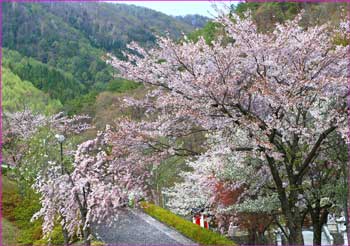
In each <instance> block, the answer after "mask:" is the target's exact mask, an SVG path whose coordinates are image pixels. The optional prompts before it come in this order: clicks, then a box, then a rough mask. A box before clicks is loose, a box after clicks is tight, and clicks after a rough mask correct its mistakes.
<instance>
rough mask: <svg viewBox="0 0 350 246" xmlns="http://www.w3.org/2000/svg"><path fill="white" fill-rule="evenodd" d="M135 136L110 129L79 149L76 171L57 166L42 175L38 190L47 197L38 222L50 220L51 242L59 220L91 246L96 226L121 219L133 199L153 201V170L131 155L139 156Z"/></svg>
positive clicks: (47, 229)
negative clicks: (149, 189)
mask: <svg viewBox="0 0 350 246" xmlns="http://www.w3.org/2000/svg"><path fill="white" fill-rule="evenodd" d="M133 130H136V129H135V128H130V125H129V124H127V123H125V124H124V125H123V124H119V126H118V129H115V130H114V131H112V130H111V129H110V127H109V126H107V128H106V130H105V131H104V132H99V133H98V135H97V137H96V138H95V139H93V140H88V141H86V142H83V143H82V144H80V145H79V146H78V148H77V150H76V152H75V156H74V164H73V169H72V170H71V171H70V170H69V169H68V168H64V169H63V170H62V167H61V166H59V165H57V163H52V165H51V166H52V168H50V169H49V171H48V172H43V173H41V174H40V175H39V177H38V179H37V182H36V184H35V185H34V187H35V189H36V190H38V191H39V192H40V193H41V195H42V198H41V204H42V208H41V210H40V211H39V212H38V213H37V214H35V215H34V216H33V219H36V218H38V217H43V218H44V223H43V231H44V233H45V235H46V236H49V234H50V232H51V231H52V230H53V227H54V224H55V221H57V218H58V221H59V222H60V223H61V225H62V226H63V229H64V230H66V231H67V233H68V237H72V236H73V235H75V234H77V235H79V236H81V237H82V238H83V240H84V242H85V244H86V245H90V241H91V237H92V235H93V225H98V224H100V223H105V222H113V221H114V220H115V219H117V217H116V214H117V213H118V211H119V210H120V209H122V208H125V207H126V206H127V205H128V203H129V198H130V196H132V197H133V199H135V200H136V201H137V200H138V199H140V198H144V197H147V179H148V178H149V173H148V170H147V168H146V167H145V165H144V163H143V162H142V160H140V159H137V158H136V159H135V158H134V157H133V156H132V155H129V154H128V152H129V151H133V150H136V149H129V145H128V141H130V139H131V138H132V137H133V136H132V131H133ZM139 140H140V141H141V139H139ZM141 142H142V141H141ZM133 147H134V148H136V145H133Z"/></svg>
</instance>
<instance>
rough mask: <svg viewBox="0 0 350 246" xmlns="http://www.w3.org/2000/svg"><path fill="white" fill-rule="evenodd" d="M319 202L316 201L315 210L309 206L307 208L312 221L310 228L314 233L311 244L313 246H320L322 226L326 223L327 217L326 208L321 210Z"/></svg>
mask: <svg viewBox="0 0 350 246" xmlns="http://www.w3.org/2000/svg"><path fill="white" fill-rule="evenodd" d="M319 203H320V201H319V200H318V201H317V204H316V208H315V209H312V207H311V206H309V209H312V210H310V214H311V219H312V227H313V233H314V239H313V244H314V245H321V241H322V226H323V225H324V224H325V223H327V217H328V210H327V209H326V208H324V209H321V208H320V204H319Z"/></svg>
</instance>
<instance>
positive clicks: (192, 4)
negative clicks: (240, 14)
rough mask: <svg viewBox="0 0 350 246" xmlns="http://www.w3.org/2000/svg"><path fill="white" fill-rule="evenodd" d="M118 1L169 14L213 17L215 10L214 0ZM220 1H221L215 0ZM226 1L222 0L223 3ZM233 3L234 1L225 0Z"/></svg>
mask: <svg viewBox="0 0 350 246" xmlns="http://www.w3.org/2000/svg"><path fill="white" fill-rule="evenodd" d="M115 2H118V3H125V4H134V5H137V6H142V7H146V8H150V9H154V10H157V11H159V12H163V13H165V14H167V15H174V16H177V15H187V14H199V15H203V16H207V17H213V15H215V10H214V9H213V8H212V4H213V3H214V1H198V0H197V1H115ZM215 2H216V3H219V1H215ZM222 2H224V1H220V3H222ZM225 2H226V3H231V4H232V1H225Z"/></svg>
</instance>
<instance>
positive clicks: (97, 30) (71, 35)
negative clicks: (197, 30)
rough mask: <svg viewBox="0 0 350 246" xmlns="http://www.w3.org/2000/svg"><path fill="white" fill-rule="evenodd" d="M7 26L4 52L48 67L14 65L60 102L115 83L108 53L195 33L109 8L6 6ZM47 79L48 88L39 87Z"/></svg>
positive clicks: (165, 19) (136, 10) (160, 17)
mask: <svg viewBox="0 0 350 246" xmlns="http://www.w3.org/2000/svg"><path fill="white" fill-rule="evenodd" d="M116 13H118V14H116ZM3 24H4V25H3V40H4V41H3V46H4V47H6V48H8V49H11V50H15V51H18V52H19V53H20V54H21V55H24V56H26V57H31V58H34V59H35V60H37V61H39V62H41V63H44V64H47V65H48V67H45V66H43V65H42V64H41V63H38V62H35V61H34V60H28V59H25V60H24V61H22V62H21V64H18V65H17V66H16V67H17V70H19V71H18V72H19V73H20V74H18V75H19V76H20V77H21V78H22V76H26V77H25V79H26V80H30V81H31V82H33V83H34V84H35V85H36V86H37V87H39V88H44V90H45V89H46V91H49V92H50V94H53V96H54V98H60V99H62V101H65V100H66V99H69V98H71V97H72V96H76V95H77V94H79V93H81V91H82V88H81V86H80V85H79V83H80V84H83V85H85V86H86V87H87V88H91V87H93V88H95V89H98V90H101V89H104V88H105V84H106V83H108V82H109V81H110V80H112V78H113V72H112V71H111V69H110V68H109V66H108V65H106V63H105V62H104V60H103V55H104V53H105V51H109V52H113V53H114V54H116V55H117V56H121V50H123V49H125V48H126V43H127V42H130V41H137V42H139V43H140V44H143V45H146V46H149V45H152V44H154V41H155V34H165V32H169V33H170V35H172V36H173V37H174V38H175V37H179V36H180V35H181V33H182V32H185V33H187V32H190V31H192V30H194V27H193V26H191V25H189V24H187V23H186V22H184V21H181V20H176V19H175V18H173V17H169V16H167V15H165V14H162V13H159V12H156V11H153V10H150V9H146V8H141V7H136V6H129V5H123V4H111V3H79V4H78V3H42V4H32V3H5V4H3ZM11 55H13V54H11ZM16 62H17V61H16ZM28 66H30V68H29V67H28ZM33 67H34V69H35V71H32V73H31V74H29V75H27V74H26V69H31V70H32V68H33ZM54 68H55V69H54ZM39 70H40V71H39ZM45 70H46V71H45ZM28 76H29V77H28ZM62 79H63V80H62ZM43 80H44V81H45V82H46V83H47V84H46V85H47V88H45V86H41V85H40V84H41V83H42V82H43ZM58 80H61V83H59V85H55V84H56V82H57V81H58ZM52 86H53V87H52ZM62 89H65V90H64V91H62ZM55 93H56V94H55ZM61 93H62V94H61ZM57 94H61V95H57Z"/></svg>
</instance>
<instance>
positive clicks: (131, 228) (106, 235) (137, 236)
mask: <svg viewBox="0 0 350 246" xmlns="http://www.w3.org/2000/svg"><path fill="white" fill-rule="evenodd" d="M118 216H119V217H118V219H117V223H116V224H114V225H113V226H111V227H110V226H107V225H106V226H99V227H97V228H96V230H95V231H96V232H97V234H98V236H99V237H100V238H101V240H102V241H104V242H106V243H107V245H115V244H119V245H122V244H124V245H126V244H128V245H130V244H135V245H189V244H192V245H195V243H193V242H192V241H191V240H189V239H187V238H186V237H184V236H183V235H181V234H180V233H178V232H177V231H175V230H173V229H171V228H169V227H167V226H165V225H164V224H162V223H160V222H158V221H157V220H155V219H153V218H152V217H150V216H149V215H147V214H145V213H143V212H141V211H136V210H125V211H123V212H121V213H120V214H119V215H118Z"/></svg>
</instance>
